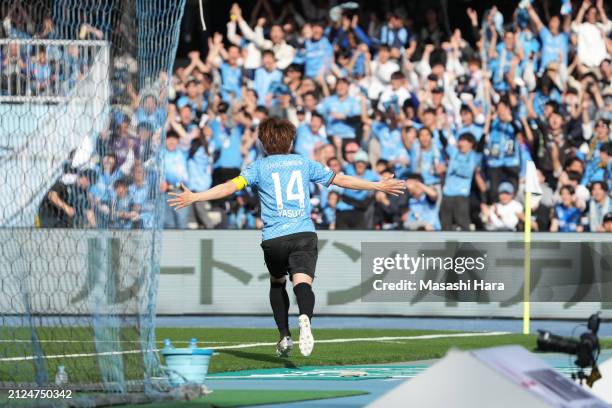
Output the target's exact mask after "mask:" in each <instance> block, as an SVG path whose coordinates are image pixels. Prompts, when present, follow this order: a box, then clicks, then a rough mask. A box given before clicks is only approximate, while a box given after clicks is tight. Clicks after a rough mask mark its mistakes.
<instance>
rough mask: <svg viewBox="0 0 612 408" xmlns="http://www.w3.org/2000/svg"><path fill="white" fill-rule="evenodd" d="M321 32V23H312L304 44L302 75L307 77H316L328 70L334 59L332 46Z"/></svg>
mask: <svg viewBox="0 0 612 408" xmlns="http://www.w3.org/2000/svg"><path fill="white" fill-rule="evenodd" d="M323 33H324V30H323V25H322V24H321V23H314V24H313V25H312V37H311V38H310V39H308V40H306V43H305V44H304V49H305V60H304V75H305V76H307V77H309V78H316V77H318V76H319V75H320V74H322V73H326V72H327V71H329V70H330V69H331V66H332V62H333V61H334V48H333V47H332V45H331V43H330V42H329V40H328V39H327V37H325V36H324V35H323Z"/></svg>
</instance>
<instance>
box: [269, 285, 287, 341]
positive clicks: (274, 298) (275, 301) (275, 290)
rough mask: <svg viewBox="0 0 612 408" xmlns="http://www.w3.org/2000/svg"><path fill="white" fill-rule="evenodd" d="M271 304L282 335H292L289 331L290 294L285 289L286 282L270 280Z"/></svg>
mask: <svg viewBox="0 0 612 408" xmlns="http://www.w3.org/2000/svg"><path fill="white" fill-rule="evenodd" d="M270 306H272V313H273V314H274V321H275V322H276V327H278V331H279V333H280V335H281V337H285V336H291V332H289V295H288V294H287V290H286V289H285V282H283V283H279V282H270Z"/></svg>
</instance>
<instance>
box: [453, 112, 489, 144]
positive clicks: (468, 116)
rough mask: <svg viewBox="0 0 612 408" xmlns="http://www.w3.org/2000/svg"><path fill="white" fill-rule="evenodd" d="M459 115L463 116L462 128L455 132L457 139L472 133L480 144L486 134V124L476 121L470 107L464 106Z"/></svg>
mask: <svg viewBox="0 0 612 408" xmlns="http://www.w3.org/2000/svg"><path fill="white" fill-rule="evenodd" d="M459 114H460V115H461V126H459V128H458V129H457V131H456V132H455V138H459V136H461V135H462V134H464V133H471V134H472V136H474V139H476V143H478V142H479V141H480V139H481V138H482V134H483V133H484V123H476V122H475V121H474V112H473V111H472V108H470V107H469V106H468V105H462V106H461V109H460V110H459Z"/></svg>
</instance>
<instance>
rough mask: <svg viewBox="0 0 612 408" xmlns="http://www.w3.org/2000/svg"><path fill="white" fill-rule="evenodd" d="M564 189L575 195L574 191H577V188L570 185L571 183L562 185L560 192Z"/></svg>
mask: <svg viewBox="0 0 612 408" xmlns="http://www.w3.org/2000/svg"><path fill="white" fill-rule="evenodd" d="M563 190H566V191H567V192H568V193H570V195H574V193H576V190H574V187H573V186H570V185H565V186H563V187H561V188H560V189H559V194H561V193H562V192H563Z"/></svg>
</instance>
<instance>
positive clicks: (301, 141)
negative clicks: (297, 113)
mask: <svg viewBox="0 0 612 408" xmlns="http://www.w3.org/2000/svg"><path fill="white" fill-rule="evenodd" d="M325 144H328V141H327V138H326V137H325V136H324V135H323V116H321V115H320V114H319V113H317V112H313V113H312V115H311V117H310V123H304V124H302V125H300V126H299V127H298V128H297V132H296V136H295V144H294V146H293V151H294V152H295V153H297V154H299V155H301V156H303V157H305V158H307V159H313V158H314V151H315V149H316V148H317V147H319V146H322V145H325Z"/></svg>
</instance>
